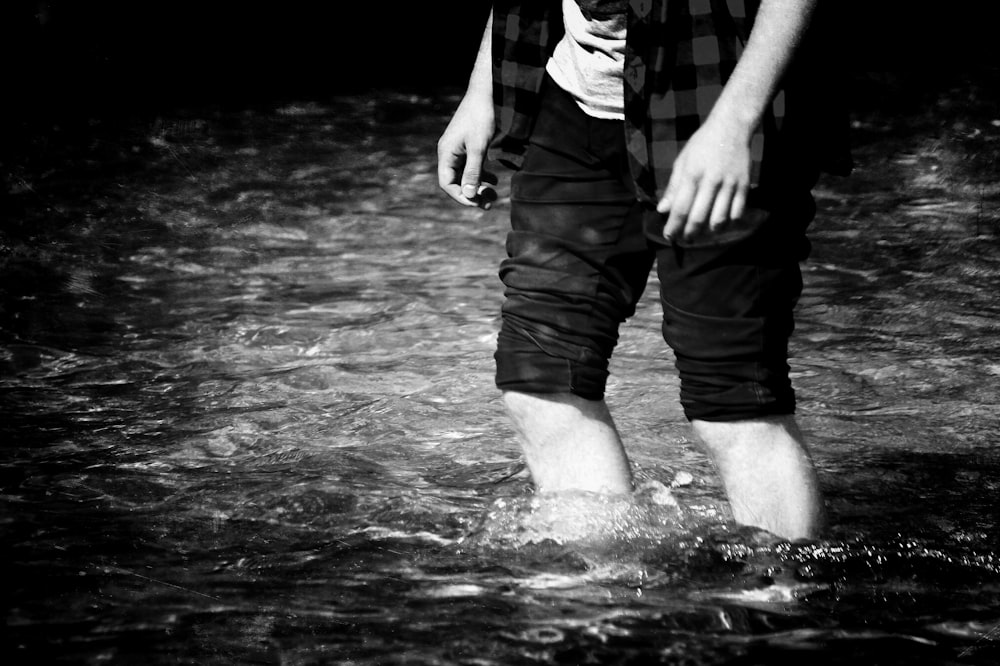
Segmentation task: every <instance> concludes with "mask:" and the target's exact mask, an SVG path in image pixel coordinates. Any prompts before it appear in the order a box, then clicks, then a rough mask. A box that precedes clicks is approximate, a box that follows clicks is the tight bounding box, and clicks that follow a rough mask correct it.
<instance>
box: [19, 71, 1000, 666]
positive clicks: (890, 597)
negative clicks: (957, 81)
mask: <svg viewBox="0 0 1000 666" xmlns="http://www.w3.org/2000/svg"><path fill="white" fill-rule="evenodd" d="M456 101H457V98H456V97H454V96H447V95H444V96H427V97H423V96H407V95H400V94H392V93H384V94H380V95H379V96H378V97H377V98H375V99H373V100H370V101H366V99H365V98H363V97H344V98H336V99H328V100H322V101H319V102H317V101H302V102H296V103H287V104H280V105H279V104H275V105H270V106H267V105H263V106H258V107H256V108H252V109H246V110H243V109H239V110H233V109H227V110H220V109H211V108H197V109H189V110H181V111H177V112H175V113H172V114H167V115H164V116H161V117H157V118H153V117H149V118H139V119H133V120H130V121H128V122H124V121H119V122H115V123H112V122H107V121H101V120H97V119H95V120H94V121H92V122H91V123H90V125H89V126H87V127H84V128H79V127H77V128H72V127H60V128H57V129H53V128H48V129H47V133H44V134H40V135H38V136H36V137H34V138H29V139H25V142H24V145H25V146H26V147H27V148H28V149H29V150H26V151H25V152H24V157H23V158H22V159H21V160H20V161H15V162H11V163H10V164H8V165H5V168H6V169H7V172H8V182H9V188H8V189H9V190H10V194H9V198H8V202H7V208H8V212H9V213H10V218H9V219H10V220H11V221H10V223H9V224H8V227H7V228H5V230H4V236H3V237H2V240H3V248H2V249H3V263H2V266H0V270H2V285H3V286H2V302H0V308H2V309H0V400H2V409H3V416H4V418H3V420H2V423H0V433H2V441H3V442H4V443H3V445H2V449H0V452H2V453H0V484H2V501H3V505H4V509H3V514H2V518H0V538H2V541H3V543H4V550H5V559H6V561H7V566H6V567H5V573H6V583H5V589H7V590H8V595H7V597H8V600H7V603H6V605H5V616H6V617H5V625H6V629H5V630H4V633H5V646H6V647H4V652H5V653H6V655H7V656H8V657H9V658H12V659H13V660H15V661H22V662H31V663H93V664H97V663H108V662H111V663H134V662H136V661H140V660H142V661H145V662H147V663H197V664H208V663H219V664H229V663H276V664H277V663H280V664H323V663H351V664H394V663H407V664H522V663H523V664H533V663H608V664H616V663H621V664H626V663H667V664H769V663H777V661H778V660H787V659H790V658H801V659H803V660H805V661H806V662H807V663H811V664H845V663H852V664H853V663H864V664H944V663H954V664H989V663H996V661H997V660H998V659H1000V643H998V641H1000V537H998V535H1000V532H998V524H1000V517H998V513H997V502H996V497H997V491H998V489H1000V453H998V449H997V446H996V443H997V435H996V432H997V425H998V424H1000V399H998V395H997V391H996V386H997V382H998V376H1000V360H998V359H1000V338H998V335H997V333H998V327H1000V323H998V322H1000V317H998V315H1000V305H998V300H997V298H996V294H997V290H998V288H1000V252H998V250H1000V247H998V245H1000V235H998V231H1000V226H998V223H1000V212H998V211H1000V197H998V194H1000V192H998V190H997V189H996V184H995V183H996V179H995V177H994V176H995V175H996V171H995V166H996V162H995V157H996V155H997V153H998V151H1000V147H998V146H1000V120H998V117H1000V113H996V106H995V104H993V103H992V102H989V101H987V102H983V101H982V99H979V100H978V101H977V100H976V99H973V100H971V101H970V100H969V99H968V91H967V90H965V89H956V90H955V91H951V92H950V93H947V94H944V95H943V96H942V99H941V100H940V103H941V104H942V105H945V106H942V107H941V108H943V109H944V111H945V112H947V113H944V112H942V113H943V115H934V116H929V115H913V116H912V117H906V118H900V117H892V118H887V117H885V116H882V115H880V114H878V113H868V114H865V115H862V116H859V118H858V119H857V121H856V125H857V127H856V131H857V135H858V142H859V145H858V149H857V157H858V166H859V168H858V172H857V174H856V175H855V176H854V177H853V178H852V179H850V180H848V181H843V180H838V179H830V180H825V181H823V182H822V183H821V185H820V187H819V188H818V189H817V197H818V200H819V202H820V205H821V214H820V216H819V217H818V219H817V221H816V223H815V224H814V229H813V234H812V238H813V242H814V252H813V256H812V258H811V260H810V262H809V263H808V264H807V265H806V267H805V270H806V289H805V294H804V296H803V299H802V303H801V307H800V311H799V319H798V322H799V323H798V329H797V333H796V336H795V338H794V341H793V356H794V358H793V360H792V366H793V372H794V377H795V382H796V385H797V388H798V393H799V400H800V406H801V407H800V408H801V413H802V418H801V421H802V425H803V427H804V429H805V431H806V432H807V435H808V436H809V439H810V442H811V447H812V450H813V453H814V456H815V459H816V462H817V465H818V467H819V473H820V480H821V483H822V485H823V487H824V490H825V492H826V495H827V501H828V508H829V511H830V518H831V526H830V529H829V531H828V534H827V535H826V536H825V538H824V539H823V540H821V541H819V542H810V543H788V542H783V541H781V540H776V539H773V538H771V537H769V536H768V535H766V534H763V533H760V532H756V531H754V530H746V529H738V528H735V527H733V526H732V525H731V523H730V522H729V516H728V513H727V509H726V505H725V503H724V501H723V495H722V491H721V488H720V486H719V483H718V480H717V478H716V477H715V476H714V474H713V473H712V470H711V468H710V466H709V465H708V463H707V461H706V459H705V458H704V457H703V456H702V454H701V453H700V452H699V450H698V449H697V447H696V446H695V444H694V442H693V441H692V439H691V434H690V432H689V430H688V429H687V427H686V425H685V424H684V421H683V417H682V415H681V412H680V410H679V408H678V406H677V398H676V394H677V382H676V378H675V375H674V373H673V369H672V358H671V355H670V352H669V351H668V350H667V349H665V347H664V345H663V343H662V341H661V339H660V337H659V332H658V330H659V308H658V305H657V303H656V300H655V292H656V288H655V285H653V284H651V285H650V288H649V289H648V290H647V297H646V298H645V299H644V301H643V302H642V304H641V305H640V308H639V311H638V314H637V316H636V317H635V319H634V320H633V321H632V322H630V323H629V325H628V326H627V328H626V329H625V330H624V332H623V339H622V343H621V345H620V347H619V350H618V353H617V356H616V358H615V359H614V360H613V373H614V376H613V379H612V382H611V385H610V391H609V404H610V405H611V408H612V410H613V412H615V414H616V416H617V418H618V420H619V426H620V429H621V431H622V434H623V436H624V438H625V440H626V441H627V444H628V447H629V450H630V453H631V455H632V457H633V460H634V463H635V466H636V473H637V478H638V479H639V481H640V483H641V490H640V492H639V493H638V495H637V496H636V498H635V499H634V500H632V501H613V500H600V499H596V498H593V497H587V496H576V497H564V498H561V499H560V501H559V502H555V503H552V502H540V501H539V500H538V498H535V497H534V496H533V495H532V494H531V492H530V487H529V484H528V479H527V476H526V474H525V472H524V468H523V464H522V463H521V461H520V458H519V452H518V448H517V445H516V442H515V441H514V438H513V434H512V432H511V430H510V429H509V427H508V425H507V423H506V421H505V420H504V417H503V414H502V413H501V411H500V408H499V405H498V402H497V394H496V391H495V389H494V388H493V385H492V371H493V366H492V351H493V347H494V341H495V336H496V332H497V330H498V325H499V321H498V311H499V305H500V284H499V280H498V279H497V277H496V266H497V264H498V262H499V261H500V259H501V258H502V256H503V238H504V233H505V231H504V229H505V225H506V218H505V212H506V199H505V196H506V190H505V187H504V186H501V188H500V195H501V196H500V201H499V204H498V206H497V209H496V210H495V211H493V212H490V213H483V212H479V211H468V210H463V209H459V208H458V207H453V206H451V205H449V204H448V203H447V202H446V201H445V200H444V197H443V195H441V194H439V193H438V192H437V190H436V186H435V184H434V182H435V175H434V170H435V166H434V163H433V155H434V143H435V141H436V139H437V136H438V134H439V133H440V131H441V129H442V127H443V125H444V123H445V122H446V120H447V117H448V115H449V113H450V112H451V110H452V109H453V108H454V105H455V103H456ZM949 104H950V105H951V106H947V105H949ZM942 117H943V118H946V119H947V121H948V124H947V125H946V126H945V125H942V124H941V121H940V118H942ZM958 123H963V124H962V125H959V124H958ZM970 147H971V148H970ZM990 151H992V152H990ZM991 155H992V156H993V158H994V161H993V162H990V161H989V159H990V156H991ZM977 159H978V160H979V162H975V160H977ZM991 169H992V171H991ZM675 501H676V503H675ZM588 521H589V522H588ZM581 525H584V526H585V528H586V529H583V528H581ZM584 532H587V533H590V536H583V533H584Z"/></svg>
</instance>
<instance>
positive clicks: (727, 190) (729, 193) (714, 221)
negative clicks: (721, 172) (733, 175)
mask: <svg viewBox="0 0 1000 666" xmlns="http://www.w3.org/2000/svg"><path fill="white" fill-rule="evenodd" d="M735 190H736V185H735V184H733V183H723V184H722V187H720V188H719V191H718V192H716V193H715V203H713V204H712V214H711V216H710V217H709V218H708V224H709V226H710V227H711V228H712V230H713V231H714V230H717V229H719V228H720V227H722V226H723V225H724V224H726V222H729V221H730V219H733V218H730V216H729V213H730V211H731V210H732V203H733V194H734V193H735Z"/></svg>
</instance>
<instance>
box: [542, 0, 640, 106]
mask: <svg viewBox="0 0 1000 666" xmlns="http://www.w3.org/2000/svg"><path fill="white" fill-rule="evenodd" d="M626 1H627V0H563V3H562V5H563V23H564V25H565V27H566V34H565V35H564V36H563V38H562V39H561V40H560V41H559V43H558V44H556V48H555V51H554V53H553V54H552V58H551V59H550V60H549V62H548V64H547V65H546V68H545V69H546V71H547V72H548V74H549V76H551V77H552V80H553V81H555V82H556V83H557V84H558V85H559V87H560V88H562V89H563V90H565V91H566V92H568V93H569V94H571V95H572V96H573V97H574V98H575V99H576V103H577V104H578V105H579V106H580V108H581V109H583V111H584V112H585V113H587V114H588V115H590V116H594V117H595V118H608V119H612V120H622V119H624V117H625V114H624V103H625V102H624V91H623V89H622V86H623V79H622V68H623V66H624V63H625V3H626Z"/></svg>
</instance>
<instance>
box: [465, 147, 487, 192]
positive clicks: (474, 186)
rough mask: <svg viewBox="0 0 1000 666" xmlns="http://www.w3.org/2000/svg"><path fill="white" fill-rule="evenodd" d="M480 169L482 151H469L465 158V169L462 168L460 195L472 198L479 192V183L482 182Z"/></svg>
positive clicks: (481, 165)
mask: <svg viewBox="0 0 1000 666" xmlns="http://www.w3.org/2000/svg"><path fill="white" fill-rule="evenodd" d="M482 171H483V153H482V152H481V151H469V154H468V155H467V157H466V160H465V169H463V170H462V196H464V197H465V198H467V199H472V198H474V197H475V196H476V195H477V194H478V193H479V185H480V184H481V182H482Z"/></svg>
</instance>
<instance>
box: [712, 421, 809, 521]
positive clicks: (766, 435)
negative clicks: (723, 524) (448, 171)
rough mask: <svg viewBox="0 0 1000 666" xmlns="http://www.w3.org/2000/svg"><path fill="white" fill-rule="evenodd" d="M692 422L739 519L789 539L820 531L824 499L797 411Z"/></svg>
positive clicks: (734, 516) (736, 518)
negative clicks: (771, 415)
mask: <svg viewBox="0 0 1000 666" xmlns="http://www.w3.org/2000/svg"><path fill="white" fill-rule="evenodd" d="M692 425H693V426H694V429H695V432H696V433H697V434H698V436H699V437H700V438H701V440H702V442H703V443H704V445H705V448H706V449H707V450H708V453H709V455H710V456H711V457H712V460H713V461H714V462H715V466H716V469H717V470H718V471H719V474H720V475H721V476H722V481H723V484H724V485H725V488H726V494H727V495H728V496H729V503H730V505H731V506H732V511H733V518H735V520H736V522H737V523H740V524H742V525H753V526H755V527H761V528H764V529H766V530H768V531H769V532H772V533H774V534H776V535H778V536H782V537H785V538H789V539H801V538H815V537H816V536H818V534H819V531H820V529H821V528H822V522H823V501H822V498H821V497H820V493H819V485H818V483H817V481H816V473H815V470H814V469H813V466H812V461H811V460H810V459H809V455H808V454H807V453H806V449H805V446H804V445H803V443H802V441H803V438H802V433H801V431H800V430H799V428H798V425H797V424H796V423H795V419H794V417H792V416H777V417H770V418H762V419H753V420H747V421H734V422H728V423H727V422H723V423H719V422H709V421H697V420H696V421H693V422H692Z"/></svg>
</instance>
